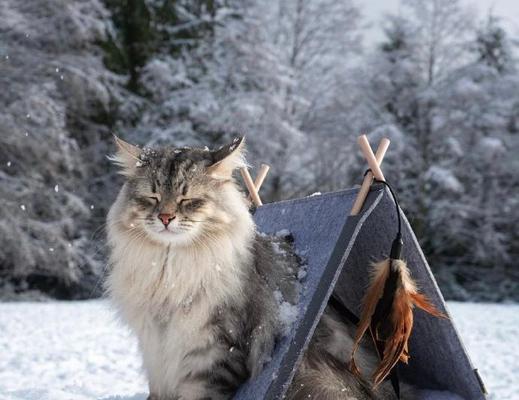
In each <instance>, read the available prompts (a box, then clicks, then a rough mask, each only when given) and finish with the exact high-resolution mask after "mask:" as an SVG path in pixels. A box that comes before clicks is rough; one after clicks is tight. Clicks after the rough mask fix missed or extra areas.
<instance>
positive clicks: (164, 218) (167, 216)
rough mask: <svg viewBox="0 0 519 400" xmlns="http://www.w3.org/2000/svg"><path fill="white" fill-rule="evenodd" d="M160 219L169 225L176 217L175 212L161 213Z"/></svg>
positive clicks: (165, 224)
mask: <svg viewBox="0 0 519 400" xmlns="http://www.w3.org/2000/svg"><path fill="white" fill-rule="evenodd" d="M159 219H160V220H161V221H162V223H163V224H164V226H166V227H167V226H168V225H169V223H170V222H171V221H173V220H174V219H175V214H159Z"/></svg>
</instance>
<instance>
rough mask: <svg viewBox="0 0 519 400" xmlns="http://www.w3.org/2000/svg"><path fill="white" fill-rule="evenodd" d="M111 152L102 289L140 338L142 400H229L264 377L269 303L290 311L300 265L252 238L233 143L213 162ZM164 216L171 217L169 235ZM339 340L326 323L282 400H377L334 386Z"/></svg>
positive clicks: (190, 155) (363, 390)
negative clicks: (115, 174)
mask: <svg viewBox="0 0 519 400" xmlns="http://www.w3.org/2000/svg"><path fill="white" fill-rule="evenodd" d="M117 143H118V147H119V150H118V152H117V154H116V156H115V157H114V158H113V159H114V161H115V162H116V163H118V164H119V165H120V166H121V171H122V173H123V174H124V175H125V176H126V177H127V180H126V182H125V183H124V186H123V187H122V189H121V191H120V193H119V195H118V197H117V200H116V201H115V203H114V205H113V206H112V208H111V210H110V212H109V215H108V228H109V231H108V239H109V244H110V248H111V255H110V264H111V268H110V273H109V276H108V279H107V286H106V287H107V291H108V293H109V295H110V297H111V298H112V300H113V303H114V304H115V305H116V307H117V309H118V311H119V313H120V315H121V318H122V319H123V320H124V321H125V322H126V323H127V324H128V325H129V326H130V327H131V329H132V330H133V331H134V332H135V334H136V335H137V337H138V341H139V347H140V350H141V352H142V356H143V365H144V369H145V372H146V374H147V377H148V381H149V389H150V399H153V400H180V399H182V400H195V399H198V400H202V399H206V400H208V399H212V400H219V399H230V398H232V395H233V393H234V392H235V391H236V389H237V388H238V386H239V385H240V384H241V383H242V382H243V381H244V380H246V379H247V378H248V377H249V376H254V375H256V374H257V373H259V372H260V371H261V369H262V367H263V365H264V363H265V362H266V361H267V360H268V359H269V357H270V355H271V352H272V349H273V346H274V344H275V341H276V339H277V338H278V337H279V336H280V335H281V333H282V324H281V321H280V320H279V310H278V303H277V300H276V298H275V296H274V292H275V291H278V290H279V291H280V292H281V293H282V295H283V296H284V298H285V300H287V301H289V302H292V303H294V302H296V301H297V278H296V276H297V270H296V268H295V267H296V266H297V260H296V259H295V256H291V255H287V256H285V257H281V256H279V255H276V252H274V251H273V250H272V245H271V243H269V240H267V239H266V238H263V237H261V236H260V235H257V234H256V232H255V227H254V223H253V221H252V218H251V216H250V214H249V210H248V206H247V203H246V201H245V198H244V196H243V194H242V193H241V192H240V191H239V189H238V187H237V185H236V183H235V182H234V180H233V178H232V171H233V170H234V169H235V168H236V167H237V166H241V165H243V156H242V148H243V143H242V140H241V139H239V140H236V141H234V142H233V143H231V144H230V145H228V146H225V147H223V148H222V149H220V150H218V151H208V150H204V149H175V148H162V149H158V150H156V151H144V150H141V149H139V148H137V147H135V146H132V145H130V144H128V143H125V142H123V141H121V140H119V139H117ZM161 213H168V214H167V215H170V216H174V217H173V219H172V220H171V222H170V224H169V225H167V226H165V225H164V224H163V222H161V220H160V219H159V218H158V215H159V214H161ZM161 215H162V214H161ZM345 335H346V336H347V330H345V328H344V326H343V327H342V328H341V325H340V324H339V322H338V321H337V320H336V319H334V318H333V316H332V314H330V313H328V314H327V316H326V317H325V318H324V319H323V321H322V322H321V324H320V326H319V328H318V331H317V334H316V337H315V340H314V342H313V343H312V345H311V347H310V349H309V351H308V352H307V355H306V357H305V360H304V362H303V364H302V367H301V369H300V371H299V372H298V375H297V377H296V380H295V383H294V385H293V386H292V390H291V391H290V394H289V396H290V398H291V399H294V400H296V399H300V398H303V397H304V398H308V395H311V396H313V397H314V398H319V399H349V398H350V397H345V396H346V394H351V393H353V394H355V395H358V397H355V398H358V399H367V398H375V397H373V396H372V394H371V393H370V391H369V389H367V386H366V385H363V384H361V383H359V382H357V381H355V380H354V379H353V378H352V377H350V376H349V375H344V374H342V375H341V374H339V375H337V372H338V371H345V367H344V366H343V365H340V360H341V359H343V360H344V359H345V358H346V356H347V354H349V350H348V349H347V346H349V345H350V344H351V343H350V342H351V338H349V336H348V338H346V336H345ZM350 348H351V347H350ZM305 382H306V383H305ZM330 382H332V383H330ZM335 384H336V385H335ZM337 385H338V386H337ZM341 385H342V386H341ZM344 386H346V387H347V388H348V391H347V392H345V391H343V390H342V389H343V387H344ZM334 387H337V391H335V392H334ZM324 389H326V390H327V392H326V393H327V394H326V396H325V395H324V394H323V393H324V392H323V391H322V390H324ZM330 393H331V394H330ZM334 393H335V394H334ZM370 396H372V397H370ZM351 398H354V397H351ZM385 398H390V397H385Z"/></svg>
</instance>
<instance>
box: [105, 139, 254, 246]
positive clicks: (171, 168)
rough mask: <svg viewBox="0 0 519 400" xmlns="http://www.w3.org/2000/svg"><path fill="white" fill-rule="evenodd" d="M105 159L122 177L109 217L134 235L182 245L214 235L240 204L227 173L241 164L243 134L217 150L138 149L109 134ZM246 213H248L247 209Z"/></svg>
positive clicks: (233, 219)
mask: <svg viewBox="0 0 519 400" xmlns="http://www.w3.org/2000/svg"><path fill="white" fill-rule="evenodd" d="M115 141H116V144H117V153H116V154H115V155H114V156H113V157H111V159H112V160H113V161H114V162H115V163H116V164H117V165H118V166H119V168H120V172H121V174H123V175H124V176H125V177H126V183H125V185H124V188H123V190H122V191H121V194H120V196H119V198H118V200H117V202H116V205H115V206H114V208H115V211H113V212H112V211H111V215H110V216H109V218H111V219H112V223H116V224H117V225H118V227H119V229H123V230H124V229H125V230H126V231H127V233H129V234H132V235H133V236H134V237H139V238H147V239H151V240H153V241H155V242H159V243H163V244H174V245H186V244H190V243H193V242H203V241H207V240H214V239H215V238H216V237H218V234H219V233H221V232H222V231H225V230H229V229H232V225H233V224H236V223H237V222H239V221H237V220H239V218H243V217H244V212H245V210H246V206H245V202H244V197H243V194H242V193H241V192H240V191H239V190H238V188H237V185H236V183H235V182H234V180H233V178H232V173H233V171H234V170H235V169H236V168H237V167H241V166H244V165H245V161H244V139H243V138H236V139H234V140H233V141H232V142H231V143H230V144H228V145H225V146H222V147H221V148H219V149H218V150H209V149H208V148H187V147H182V148H175V147H160V148H156V149H141V148H139V147H137V146H134V145H132V144H129V143H127V142H124V141H123V140H121V139H119V138H117V137H116V138H115ZM247 217H248V215H247Z"/></svg>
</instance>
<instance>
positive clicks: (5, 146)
mask: <svg viewBox="0 0 519 400" xmlns="http://www.w3.org/2000/svg"><path fill="white" fill-rule="evenodd" d="M0 20H1V21H2V22H1V23H0V35H1V37H2V44H1V45H0V53H1V54H0V70H1V73H0V86H1V87H2V90H1V91H0V104H1V107H2V113H1V114H0V165H1V167H0V198H1V199H2V207H1V208H0V237H1V238H2V246H1V249H0V282H2V286H3V288H2V290H3V291H4V292H7V291H18V290H26V289H41V290H43V291H47V292H50V293H52V294H53V295H55V296H58V297H88V296H89V295H90V293H93V290H94V286H95V283H96V280H97V279H98V276H99V272H100V270H99V269H100V267H101V263H100V257H97V256H96V252H95V245H94V242H93V241H92V238H93V233H94V230H95V229H96V227H98V226H99V225H100V223H101V221H102V216H101V215H100V213H99V211H100V210H99V209H100V208H102V207H101V205H102V204H106V202H107V200H108V199H105V198H104V196H99V197H98V196H96V193H97V190H98V188H100V187H102V192H103V193H104V194H105V195H106V196H108V192H107V190H106V186H103V185H102V183H101V182H102V180H103V179H104V178H102V177H101V173H100V172H101V171H102V164H103V161H102V160H103V158H104V155H105V154H106V149H107V148H106V145H105V142H104V141H101V137H102V136H103V132H105V133H106V134H107V133H108V132H106V131H107V129H106V127H105V126H106V121H109V120H110V117H111V111H112V98H113V96H112V94H111V90H112V88H113V87H114V82H115V77H114V76H112V75H111V74H110V73H108V72H107V71H106V68H105V67H104V66H103V62H102V54H101V52H100V51H99V50H97V49H96V47H95V46H94V43H95V42H97V41H102V40H104V38H105V33H106V32H107V30H108V29H110V24H109V15H108V13H107V12H106V10H105V8H104V7H103V5H102V4H101V3H100V2H99V1H97V0H89V1H62V0H53V1H43V0H41V1H32V2H19V1H4V2H3V3H2V6H1V7H0ZM93 176H96V178H95V179H94V178H93ZM9 288H10V289H9Z"/></svg>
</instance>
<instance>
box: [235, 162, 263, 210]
mask: <svg viewBox="0 0 519 400" xmlns="http://www.w3.org/2000/svg"><path fill="white" fill-rule="evenodd" d="M240 173H241V176H242V178H243V181H244V182H245V186H247V190H248V191H249V194H250V197H251V199H252V202H253V203H254V205H255V206H256V207H260V206H262V205H263V203H262V202H261V199H260V197H259V195H258V191H257V190H256V186H255V185H254V182H253V181H252V178H251V176H250V174H249V170H248V169H247V168H245V167H242V168H240Z"/></svg>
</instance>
